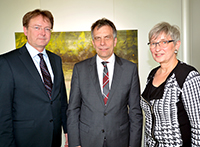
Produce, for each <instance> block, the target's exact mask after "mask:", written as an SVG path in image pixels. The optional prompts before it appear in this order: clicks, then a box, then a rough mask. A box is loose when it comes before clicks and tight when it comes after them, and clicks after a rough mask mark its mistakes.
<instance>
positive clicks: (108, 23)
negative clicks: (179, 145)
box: [91, 18, 117, 40]
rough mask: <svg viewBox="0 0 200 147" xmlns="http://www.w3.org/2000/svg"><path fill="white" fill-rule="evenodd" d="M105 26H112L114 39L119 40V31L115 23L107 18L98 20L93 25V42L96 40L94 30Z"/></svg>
mask: <svg viewBox="0 0 200 147" xmlns="http://www.w3.org/2000/svg"><path fill="white" fill-rule="evenodd" d="M103 26H110V27H111V28H112V30H113V37H114V38H117V30H116V27H115V25H114V23H113V22H112V21H110V20H108V19H106V18H102V19H99V20H97V21H96V22H95V23H93V24H92V26H91V36H92V40H94V35H93V31H94V29H95V28H96V27H97V29H99V28H101V27H103Z"/></svg>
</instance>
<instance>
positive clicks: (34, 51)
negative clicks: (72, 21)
mask: <svg viewBox="0 0 200 147" xmlns="http://www.w3.org/2000/svg"><path fill="white" fill-rule="evenodd" d="M53 23H54V19H53V16H52V14H51V12H49V11H46V10H39V9H36V10H34V11H31V12H28V13H26V14H25V15H24V17H23V30H24V34H25V35H26V37H27V40H28V42H27V43H26V44H25V45H24V46H23V47H22V48H20V49H16V50H13V51H11V52H9V53H6V54H3V55H1V56H0V71H1V72H0V147H15V146H16V147H60V146H61V133H62V131H61V127H62V126H63V128H64V132H65V133H66V132H67V128H66V120H67V117H66V110H67V107H68V104H67V96H66V89H65V83H64V76H63V71H62V62H61V58H60V57H59V56H57V55H55V54H53V53H51V52H49V51H47V50H45V46H46V45H47V44H48V42H49V40H50V37H51V29H52V28H53ZM38 54H40V57H39V55H38ZM40 65H41V66H40ZM45 66H47V67H46V68H45ZM43 71H45V73H44V72H43ZM66 137H67V134H66Z"/></svg>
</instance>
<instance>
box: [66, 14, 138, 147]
mask: <svg viewBox="0 0 200 147" xmlns="http://www.w3.org/2000/svg"><path fill="white" fill-rule="evenodd" d="M91 34H92V43H93V46H94V48H95V49H96V52H97V55H95V56H94V57H92V58H89V59H86V60H84V61H82V62H79V63H77V64H75V66H74V70H73V76H72V81H71V92H70V99H69V106H68V112H67V113H68V120H67V128H68V141H69V147H76V146H78V147H128V146H131V147H140V146H141V138H142V137H141V136H142V112H141V108H140V105H139V101H140V85H139V78H138V71H137V66H136V64H134V63H132V62H130V61H128V60H125V59H122V58H120V57H118V56H117V55H115V54H114V47H115V46H116V43H117V30H116V28H115V25H114V24H113V23H112V22H111V21H110V20H108V19H105V18H103V19H100V20H97V21H96V22H95V23H94V24H93V25H92V27H91ZM102 62H103V63H102ZM103 64H104V65H103Z"/></svg>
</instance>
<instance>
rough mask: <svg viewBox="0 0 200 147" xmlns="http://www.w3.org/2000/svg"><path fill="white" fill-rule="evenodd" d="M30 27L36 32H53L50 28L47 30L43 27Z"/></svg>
mask: <svg viewBox="0 0 200 147" xmlns="http://www.w3.org/2000/svg"><path fill="white" fill-rule="evenodd" d="M30 27H31V28H33V29H34V30H35V31H41V30H43V29H44V31H45V32H46V33H50V32H51V31H52V29H51V28H49V27H46V28H43V27H41V26H30Z"/></svg>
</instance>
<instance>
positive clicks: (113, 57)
mask: <svg viewBox="0 0 200 147" xmlns="http://www.w3.org/2000/svg"><path fill="white" fill-rule="evenodd" d="M103 61H104V60H102V59H101V58H100V57H99V55H97V63H99V64H101V63H102V62H103ZM106 61H108V62H109V63H111V64H113V63H114V61H115V55H114V53H113V54H112V55H111V56H110V58H109V59H108V60H106Z"/></svg>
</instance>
